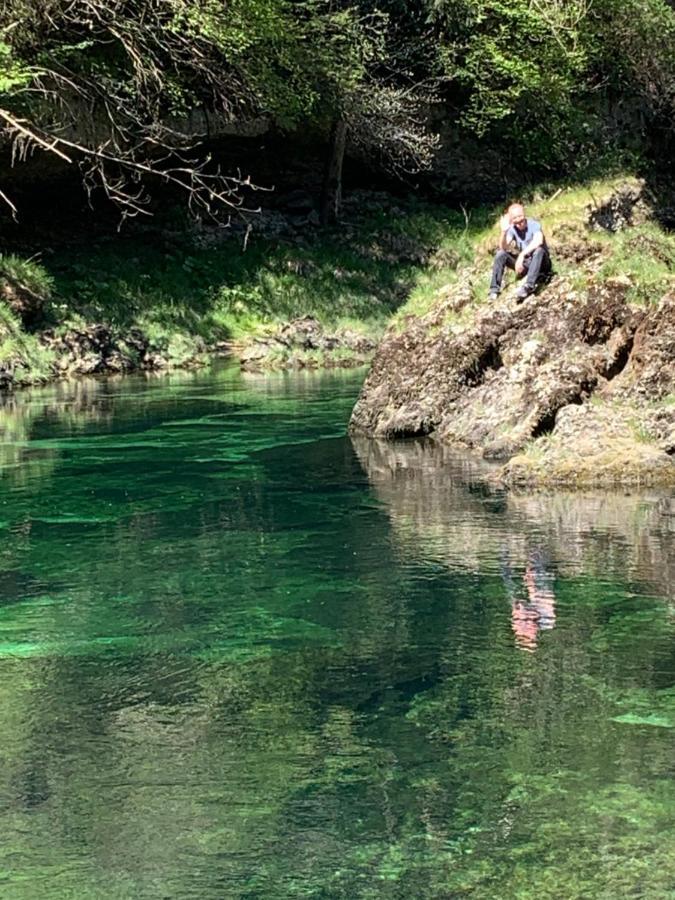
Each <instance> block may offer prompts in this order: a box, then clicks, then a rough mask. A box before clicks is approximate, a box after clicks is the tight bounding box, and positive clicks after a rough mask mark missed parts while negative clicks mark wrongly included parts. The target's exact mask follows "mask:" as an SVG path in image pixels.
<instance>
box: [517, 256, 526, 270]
mask: <svg viewBox="0 0 675 900" xmlns="http://www.w3.org/2000/svg"><path fill="white" fill-rule="evenodd" d="M524 271H525V254H524V253H519V254H518V259H517V260H516V275H522V274H523V272H524Z"/></svg>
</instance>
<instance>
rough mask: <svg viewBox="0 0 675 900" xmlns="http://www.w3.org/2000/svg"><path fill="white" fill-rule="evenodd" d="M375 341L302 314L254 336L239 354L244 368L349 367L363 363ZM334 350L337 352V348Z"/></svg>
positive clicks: (259, 369)
mask: <svg viewBox="0 0 675 900" xmlns="http://www.w3.org/2000/svg"><path fill="white" fill-rule="evenodd" d="M374 349H375V342H374V341H373V340H371V339H370V338H369V337H366V336H365V335H363V334H360V333H359V332H356V331H350V330H347V329H342V330H340V331H335V332H330V331H326V329H325V328H324V327H323V325H321V323H320V322H319V321H318V320H317V319H314V318H312V317H311V316H305V317H304V318H300V319H293V321H291V322H288V323H287V324H285V325H282V326H281V327H280V328H279V329H278V330H277V331H276V332H275V333H274V334H271V335H268V336H266V337H261V338H256V339H255V340H253V341H252V342H251V343H250V344H249V345H248V346H247V347H245V348H244V350H243V351H242V353H241V354H240V359H241V365H242V368H243V369H244V370H245V371H247V372H256V371H262V370H265V369H282V368H316V367H318V366H319V365H321V366H324V367H331V366H333V367H336V366H340V367H349V366H357V365H362V364H363V363H364V362H366V361H367V360H368V358H369V357H370V354H371V353H372V352H373V350H374ZM336 351H337V352H336Z"/></svg>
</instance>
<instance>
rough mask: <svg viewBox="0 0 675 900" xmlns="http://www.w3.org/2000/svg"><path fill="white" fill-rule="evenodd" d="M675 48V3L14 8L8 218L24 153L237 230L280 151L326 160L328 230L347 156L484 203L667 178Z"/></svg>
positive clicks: (99, 192)
mask: <svg viewBox="0 0 675 900" xmlns="http://www.w3.org/2000/svg"><path fill="white" fill-rule="evenodd" d="M674 48H675V11H674V9H673V4H672V3H671V2H667V0H565V2H563V0H509V2H505V0H458V2H454V0H453V2H447V0H417V2H415V3H403V2H400V0H356V2H341V0H302V2H288V0H230V2H221V0H7V2H6V3H4V4H3V6H2V10H1V11H0V128H1V131H0V134H2V139H3V145H4V151H5V153H4V159H5V164H4V165H3V168H2V172H3V178H2V185H1V186H0V190H1V191H2V194H1V199H2V205H3V217H4V216H8V215H16V214H17V209H16V208H17V206H18V205H19V200H18V198H17V196H16V195H15V193H14V192H13V187H12V185H13V183H19V188H18V191H19V194H20V193H21V186H20V173H19V170H18V169H17V168H16V167H15V169H14V170H13V171H12V170H10V169H9V162H10V158H11V161H12V162H13V163H14V164H15V166H16V165H18V163H19V162H30V161H33V165H34V166H35V165H41V166H42V167H43V168H40V169H39V173H40V174H39V178H43V179H44V178H51V177H53V175H54V173H57V174H58V172H59V171H60V170H59V166H55V167H49V166H48V167H47V168H46V169H45V168H44V162H43V163H39V164H38V163H36V162H35V159H36V157H37V156H40V155H46V156H47V157H52V158H53V161H54V162H56V163H59V164H60V165H61V166H62V168H63V169H64V170H66V169H68V168H70V169H73V170H74V169H75V168H77V169H78V171H79V175H80V176H81V179H82V182H83V184H84V186H85V188H86V189H87V190H88V191H90V192H92V195H93V198H94V200H95V201H96V199H97V197H99V196H104V197H106V198H108V200H109V201H112V203H113V204H115V205H116V207H117V208H118V209H119V211H120V212H121V213H122V215H123V216H124V217H127V216H138V215H144V214H148V213H149V212H150V209H151V207H152V203H153V196H156V194H157V193H159V191H158V187H159V186H160V185H162V186H163V191H164V192H166V190H165V189H166V188H171V189H173V190H172V193H173V192H175V193H177V194H181V195H183V196H184V198H185V200H186V201H187V203H188V205H189V207H190V208H191V210H192V211H193V212H194V213H195V214H196V215H197V216H198V217H211V216H212V217H215V218H217V219H219V220H223V218H225V219H227V217H228V216H230V215H231V214H232V213H241V212H243V213H244V214H246V211H247V210H249V209H250V210H253V209H255V208H257V207H258V206H259V205H260V204H261V203H262V204H264V203H265V201H266V199H267V198H266V196H265V194H264V193H261V192H259V191H256V190H255V188H256V187H258V188H261V189H262V188H269V187H270V186H271V184H272V183H273V181H274V180H275V179H274V174H275V172H274V162H275V160H276V159H277V158H278V153H279V146H283V147H284V153H286V154H287V155H288V154H290V155H292V156H293V155H296V156H297V155H299V154H303V153H307V152H308V151H307V148H308V146H310V147H311V148H312V152H316V159H317V160H320V161H321V165H320V166H319V168H320V169H321V168H323V190H322V196H321V202H320V204H319V208H320V213H321V217H322V219H323V220H324V221H329V220H331V219H332V218H334V217H335V216H336V214H337V213H338V211H339V202H340V186H341V177H342V165H343V157H344V156H345V154H346V159H347V160H351V161H352V163H353V165H354V166H356V167H365V169H366V170H367V171H368V173H370V177H376V178H377V177H380V178H382V177H391V176H399V177H404V178H405V177H408V178H409V177H411V176H415V177H416V179H417V180H416V182H415V183H416V184H422V185H425V184H426V185H427V186H433V189H434V191H435V192H437V193H438V192H441V193H445V194H446V195H447V196H452V197H454V198H455V199H457V198H468V199H469V200H471V201H475V200H479V199H486V198H487V199H494V198H495V197H497V196H501V195H503V194H504V192H505V187H510V186H518V185H522V184H523V183H532V182H533V181H534V180H536V179H537V178H541V177H557V176H559V175H563V174H564V175H568V176H569V175H570V174H571V173H574V172H579V171H586V170H588V168H589V167H592V166H594V165H595V166H598V165H599V166H601V167H607V166H610V165H612V164H616V163H617V161H618V160H625V159H626V158H631V159H633V160H634V159H636V158H638V159H640V160H653V159H654V158H657V159H658V160H660V161H662V162H663V161H664V160H669V159H672V150H673V146H674V142H673V133H674V130H673V124H672V123H673V114H674V112H675V53H674V52H673V49H674ZM262 135H264V136H265V146H266V147H267V148H268V149H267V154H268V158H267V159H266V160H263V161H261V160H260V159H259V157H256V156H255V155H253V154H252V148H253V147H254V146H256V147H258V146H260V144H261V142H260V137H261V136H262ZM247 138H248V141H249V145H248V146H247V140H246V139H247ZM263 157H264V152H263ZM29 168H30V167H29ZM45 172H46V174H45ZM424 173H428V174H427V175H426V181H425V176H424ZM270 176H271V177H270ZM39 178H38V180H39ZM495 185H497V187H495Z"/></svg>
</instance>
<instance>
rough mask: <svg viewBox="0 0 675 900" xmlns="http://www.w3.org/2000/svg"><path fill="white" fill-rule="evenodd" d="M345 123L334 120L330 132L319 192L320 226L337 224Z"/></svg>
mask: <svg viewBox="0 0 675 900" xmlns="http://www.w3.org/2000/svg"><path fill="white" fill-rule="evenodd" d="M346 140H347V123H346V122H345V121H344V119H335V121H334V122H333V125H332V126H331V130H330V147H329V151H328V159H327V161H326V171H325V174H324V178H323V189H322V191H321V210H320V218H321V224H322V225H331V224H333V223H334V222H337V220H338V218H339V216H340V205H341V203H342V161H343V160H344V156H345V143H346Z"/></svg>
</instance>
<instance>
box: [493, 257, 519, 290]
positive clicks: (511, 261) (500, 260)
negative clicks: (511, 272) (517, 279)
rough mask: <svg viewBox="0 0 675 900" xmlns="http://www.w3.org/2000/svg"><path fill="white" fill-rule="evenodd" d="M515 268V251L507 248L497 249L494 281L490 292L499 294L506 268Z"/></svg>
mask: <svg viewBox="0 0 675 900" xmlns="http://www.w3.org/2000/svg"><path fill="white" fill-rule="evenodd" d="M507 266H508V268H509V269H515V267H516V257H515V256H514V255H513V253H509V252H508V251H506V250H497V252H496V253H495V261H494V263H493V264H492V281H491V282H490V294H499V293H500V291H501V289H502V279H503V278H504V269H505V268H506V267H507Z"/></svg>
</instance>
